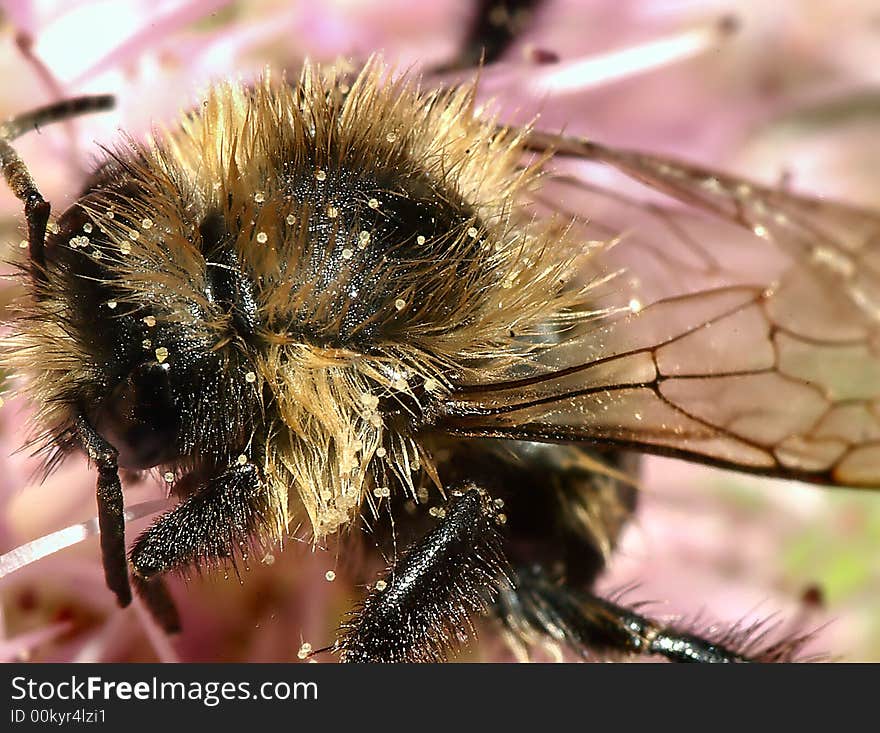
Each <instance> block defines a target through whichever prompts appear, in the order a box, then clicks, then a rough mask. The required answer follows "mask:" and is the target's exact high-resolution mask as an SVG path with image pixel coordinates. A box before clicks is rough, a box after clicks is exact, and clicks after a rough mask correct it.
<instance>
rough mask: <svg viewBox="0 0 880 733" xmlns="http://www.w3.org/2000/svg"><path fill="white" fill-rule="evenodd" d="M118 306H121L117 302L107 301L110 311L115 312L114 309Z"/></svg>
mask: <svg viewBox="0 0 880 733" xmlns="http://www.w3.org/2000/svg"><path fill="white" fill-rule="evenodd" d="M117 305H119V303H117V302H116V301H115V300H108V301H107V307H108V308H109V309H110V310H113V309H114V308H116V306H117Z"/></svg>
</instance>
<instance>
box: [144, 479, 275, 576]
mask: <svg viewBox="0 0 880 733" xmlns="http://www.w3.org/2000/svg"><path fill="white" fill-rule="evenodd" d="M279 517H280V513H279V511H278V509H277V508H276V507H275V506H274V505H273V502H271V501H270V499H269V495H268V492H267V491H266V488H265V486H264V485H263V481H262V479H261V477H260V472H259V471H258V470H257V467H256V466H255V465H254V464H252V463H246V464H244V465H236V466H233V467H231V468H228V469H226V470H225V471H223V472H222V473H220V474H219V475H217V476H214V477H213V478H211V479H209V480H207V481H206V482H205V483H204V485H203V486H202V487H201V488H199V489H197V490H196V491H195V492H194V493H193V494H192V495H190V496H189V497H187V498H186V499H185V500H184V501H182V502H181V503H180V504H178V505H177V506H176V507H175V508H174V509H172V510H171V511H169V512H167V513H166V514H163V515H162V516H161V517H159V519H157V520H156V521H155V523H153V525H152V526H150V527H149V528H148V529H147V530H145V531H144V533H143V534H142V535H141V536H140V537H138V538H137V540H136V541H135V543H134V546H133V547H132V548H131V552H130V554H129V559H130V562H131V566H132V570H133V571H134V573H135V575H136V576H137V577H138V578H140V579H142V580H146V581H151V582H152V581H153V580H154V579H156V578H157V577H158V576H160V575H163V574H165V573H168V572H172V571H175V570H183V569H186V568H190V567H194V568H197V567H199V566H202V565H206V564H209V563H211V562H216V561H218V560H219V561H229V560H234V559H235V556H236V555H242V556H244V557H246V556H247V551H248V546H249V544H250V543H251V542H253V541H254V538H255V537H263V538H265V539H267V540H268V539H269V538H270V537H274V536H275V535H277V531H276V530H277V528H278V526H279V524H278V523H279Z"/></svg>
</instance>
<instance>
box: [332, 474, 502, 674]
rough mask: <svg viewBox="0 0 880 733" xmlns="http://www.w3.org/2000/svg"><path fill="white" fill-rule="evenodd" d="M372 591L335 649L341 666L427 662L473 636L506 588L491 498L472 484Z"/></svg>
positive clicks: (347, 624)
mask: <svg viewBox="0 0 880 733" xmlns="http://www.w3.org/2000/svg"><path fill="white" fill-rule="evenodd" d="M459 493H460V495H459V496H457V497H456V498H455V499H454V500H453V501H452V502H451V503H450V505H449V507H448V508H447V509H446V510H445V516H443V518H442V519H441V521H440V523H439V524H438V525H437V526H436V527H435V528H434V529H433V530H431V531H430V532H429V533H428V534H427V535H426V536H425V537H423V538H422V539H421V540H420V541H419V542H417V543H416V544H415V545H413V546H412V547H410V548H409V550H407V551H406V552H405V553H404V554H403V555H402V556H401V557H400V558H399V559H398V560H397V561H396V562H395V563H394V564H393V565H392V567H391V568H390V569H389V570H388V572H387V573H386V574H385V576H384V577H383V578H382V579H381V580H379V581H378V582H377V583H375V584H374V585H373V588H372V590H371V591H370V593H369V594H368V595H367V597H366V599H365V600H364V602H363V604H362V606H361V607H360V609H358V610H357V611H355V612H354V614H353V616H352V618H351V619H350V620H349V621H348V622H347V623H346V624H344V625H343V627H342V630H341V636H340V638H339V640H338V641H337V642H336V644H335V646H334V650H335V651H340V652H342V654H341V661H343V662H433V661H440V660H442V659H443V658H444V657H445V655H446V653H447V652H448V651H449V649H450V648H451V647H452V646H454V645H455V644H457V643H459V642H461V641H464V639H465V638H467V637H468V636H472V631H473V629H472V626H471V618H472V616H473V614H475V613H479V612H482V611H484V610H486V609H487V607H488V605H489V604H490V603H491V601H492V598H493V597H494V596H495V594H496V593H497V588H498V586H500V585H504V583H505V582H506V569H507V566H506V561H505V559H504V556H503V553H502V549H501V539H500V536H499V534H498V531H497V527H496V525H497V519H496V516H495V514H494V511H493V508H492V502H491V499H489V497H488V496H486V495H485V493H484V492H482V491H481V490H480V489H477V488H476V487H475V486H473V485H472V484H471V485H469V486H465V487H464V489H463V490H462V491H461V492H459Z"/></svg>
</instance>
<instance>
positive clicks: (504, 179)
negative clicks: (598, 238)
mask: <svg viewBox="0 0 880 733" xmlns="http://www.w3.org/2000/svg"><path fill="white" fill-rule="evenodd" d="M391 77H392V75H391V73H390V71H389V70H388V69H387V68H386V67H384V66H383V64H382V63H381V62H380V61H377V60H374V61H372V62H370V63H369V64H368V65H367V66H366V68H365V69H364V70H363V71H362V72H361V73H360V74H359V75H357V77H356V78H354V79H353V80H352V79H349V78H348V77H346V76H345V75H344V74H337V73H336V72H334V71H332V70H331V71H325V70H321V69H319V68H317V67H314V66H312V65H308V64H307V65H306V66H305V68H304V69H303V72H302V75H301V77H300V78H299V80H298V81H297V82H296V83H295V84H292V85H291V84H288V83H287V82H286V81H285V80H283V79H281V80H278V79H274V78H273V77H272V76H271V75H269V74H268V73H267V74H266V75H265V76H264V78H263V79H262V80H261V81H259V82H258V83H257V84H256V85H254V86H248V85H245V84H237V83H222V84H219V85H217V86H215V87H214V88H212V89H211V90H210V91H209V92H208V94H207V96H206V97H205V99H204V101H203V102H202V104H201V105H199V106H198V107H197V109H196V110H195V111H193V112H191V113H188V114H186V115H184V117H183V119H182V121H181V122H180V124H179V126H178V127H176V128H174V129H170V130H158V131H156V132H154V133H153V135H152V137H151V138H150V139H149V141H148V142H147V143H146V144H135V143H133V142H130V143H129V144H128V146H127V147H124V148H122V149H120V150H119V151H117V152H116V153H115V154H114V155H113V156H112V158H113V160H111V161H110V162H109V163H108V165H107V168H106V169H107V171H110V173H109V174H106V173H105V175H104V176H103V178H102V177H101V176H100V175H99V180H101V181H103V183H99V184H98V185H97V187H96V188H95V189H93V190H92V192H91V193H89V194H88V195H87V196H84V198H83V199H81V201H80V202H78V204H77V205H76V208H77V210H78V211H79V215H80V216H81V218H82V220H83V221H84V222H86V224H87V225H88V226H86V225H84V226H86V229H85V230H84V231H79V232H77V234H76V236H73V237H69V239H68V240H67V241H63V242H59V241H56V242H55V246H60V247H70V248H74V249H76V250H78V252H79V253H80V254H81V255H84V256H88V257H90V258H91V259H92V260H94V261H95V262H97V263H98V264H100V266H101V267H102V268H104V269H103V270H102V272H104V273H106V275H102V278H104V279H105V283H104V284H109V285H112V287H113V288H114V290H113V292H114V293H117V294H118V295H116V296H114V297H115V298H116V300H118V301H119V302H120V303H123V302H124V303H127V304H129V305H131V306H133V307H135V308H138V309H143V313H144V314H145V316H144V320H148V319H149V318H153V323H154V324H155V323H156V322H158V326H156V329H157V330H156V331H155V333H157V334H160V333H163V331H162V329H163V328H165V329H166V330H165V331H164V332H166V333H170V332H171V331H169V330H168V329H169V328H171V327H173V326H175V325H179V326H181V327H185V328H186V329H188V330H187V333H189V334H190V336H191V338H192V339H196V340H198V341H199V342H204V343H207V344H209V345H210V349H211V350H212V351H213V352H214V353H217V354H222V355H224V359H225V361H224V362H223V364H224V367H223V368H224V369H226V370H228V371H229V372H230V375H231V376H229V379H230V380H233V381H234V380H236V379H238V378H239V377H241V376H242V375H243V376H244V379H245V381H244V382H242V385H245V386H244V389H250V390H253V401H252V405H253V406H254V407H255V409H256V410H257V411H258V412H259V413H260V416H259V420H256V423H255V424H256V425H257V427H255V428H253V430H252V435H251V436H250V437H249V440H248V441H247V444H246V445H243V446H239V447H236V448H235V451H236V452H238V451H240V452H241V453H242V454H243V455H244V457H245V458H246V459H247V460H252V461H254V462H255V463H257V464H258V465H259V466H260V468H261V470H262V473H263V475H264V477H265V479H266V485H267V491H268V492H269V497H270V499H271V505H272V506H273V508H274V511H275V514H276V518H277V522H273V524H275V525H276V526H275V527H271V528H269V529H268V533H269V534H270V535H272V536H275V535H280V534H282V533H283V528H284V527H287V526H289V525H290V523H291V522H292V521H295V520H298V518H299V517H301V516H302V510H303V509H304V511H305V514H306V515H307V516H308V518H309V519H310V521H311V525H312V527H313V529H314V534H315V536H317V537H321V536H323V535H326V534H328V533H330V532H333V531H335V530H336V529H337V528H339V527H340V526H342V525H344V524H346V523H348V522H350V521H351V520H352V519H353V518H354V517H355V516H356V514H357V512H358V511H359V509H360V507H361V506H362V505H363V504H364V502H365V501H366V502H370V503H372V502H373V497H374V496H376V497H383V496H387V495H388V494H387V493H386V492H385V490H386V489H387V488H388V487H389V486H390V485H393V486H401V487H403V488H404V489H406V490H408V491H410V492H412V491H415V488H416V483H415V482H416V481H417V478H415V476H416V475H417V473H420V474H421V475H422V476H427V477H428V478H429V479H430V480H435V481H437V479H436V474H435V471H434V470H433V468H432V462H431V455H430V446H429V445H426V444H424V443H423V442H422V441H421V440H420V438H419V436H418V435H416V434H409V433H408V432H406V431H403V430H401V429H399V428H398V427H397V426H392V425H389V424H388V409H387V408H388V406H389V405H391V406H393V407H394V409H395V410H398V411H401V412H404V413H406V412H407V410H411V409H412V406H413V405H415V406H421V405H422V404H423V403H424V402H426V401H429V400H431V399H436V398H437V396H439V395H442V394H443V392H444V391H446V390H449V389H451V388H453V387H454V386H455V385H456V384H466V383H471V384H472V383H474V382H479V381H480V380H482V379H487V378H491V376H492V375H493V374H494V375H498V374H499V373H500V372H501V371H502V370H506V369H508V368H509V367H510V366H511V364H512V363H513V364H515V363H516V362H517V361H518V360H523V359H526V360H528V359H532V358H533V352H534V351H535V350H536V349H537V348H538V347H537V346H536V345H535V340H534V339H533V340H532V341H529V339H528V338H524V337H528V336H529V335H530V334H534V333H537V332H539V331H541V330H542V329H546V328H548V326H549V327H551V328H552V327H554V325H556V326H558V324H561V323H565V322H566V321H569V320H572V319H577V318H579V317H581V316H582V315H583V314H584V313H586V312H587V310H586V305H585V303H586V296H585V293H584V291H583V289H577V288H571V287H570V286H569V285H568V284H567V280H568V279H569V278H570V276H571V273H572V271H573V269H574V268H573V266H572V260H573V258H574V257H575V256H576V254H574V253H575V252H576V250H578V249H580V250H582V249H583V248H582V246H579V247H574V246H572V243H571V242H570V241H569V240H570V238H569V236H568V233H567V230H566V228H565V226H563V225H561V224H560V223H559V222H556V221H549V222H548V221H546V220H541V219H538V218H537V217H535V216H534V215H533V214H532V213H530V211H529V209H528V207H527V205H526V201H527V199H528V192H529V189H530V188H532V187H535V186H536V185H537V184H538V183H539V175H538V167H539V164H533V165H531V166H529V165H523V162H522V159H523V153H524V151H523V145H522V142H523V140H522V135H523V133H522V132H511V131H508V130H505V129H500V128H498V127H497V125H496V123H495V121H494V120H492V119H484V118H481V116H480V113H479V112H478V111H477V110H476V109H475V102H474V96H475V90H474V86H467V87H465V88H462V89H458V90H453V91H432V92H429V93H426V92H422V91H420V90H419V89H418V88H417V86H416V85H415V84H414V83H413V82H412V81H411V80H408V79H407V78H406V77H405V76H404V77H402V78H398V79H393V78H391ZM539 163H540V161H539ZM386 212H390V213H386ZM211 217H214V218H215V219H216V221H217V222H218V224H217V229H218V231H219V232H220V235H218V236H220V237H221V238H223V241H225V242H226V241H228V243H229V244H230V245H231V247H232V249H233V251H234V253H235V258H236V262H235V263H234V264H231V265H223V266H224V267H234V268H237V269H239V270H240V271H241V272H242V273H244V276H246V277H247V278H248V279H249V280H250V282H252V283H254V284H255V298H256V309H257V313H258V319H257V321H258V324H259V325H258V326H257V327H256V330H255V334H254V335H253V338H249V339H242V338H241V337H240V336H239V335H238V334H237V333H236V329H235V327H234V323H233V320H234V318H233V315H232V314H231V312H230V311H228V310H226V311H224V310H223V309H221V308H218V307H217V305H216V303H214V302H212V301H211V298H210V297H209V295H208V294H207V293H208V292H209V290H210V288H209V285H208V281H207V264H206V260H207V256H208V254H209V249H210V246H211V243H209V242H206V241H205V239H206V236H207V235H206V226H205V225H204V224H203V222H205V221H207V220H210V219H211ZM383 217H384V218H383ZM408 217H409V218H408ZM413 222H415V223H413ZM422 223H424V225H425V229H424V234H421V233H419V232H420V230H419V226H421V224H422ZM90 227H96V228H100V231H101V232H102V236H101V237H95V236H92V237H91V238H90V236H89V234H88V232H89V231H92V230H91V228H90ZM401 232H403V234H401ZM62 234H64V236H67V234H68V232H67V231H66V230H62ZM404 234H405V236H404V239H403V240H401V241H396V240H395V236H403V235H404ZM57 239H58V237H57V236H56V240H57ZM214 266H217V267H219V266H221V265H214ZM327 273H329V275H328V274H327ZM59 278H60V276H59V275H58V273H56V272H54V271H53V269H52V267H51V264H50V266H49V267H48V268H47V280H48V284H47V285H46V286H45V287H44V288H43V290H42V292H41V293H39V297H36V296H34V295H33V294H32V295H31V296H29V298H30V299H29V301H28V302H27V303H25V304H24V305H23V309H24V312H25V313H26V314H27V320H28V325H27V327H25V328H23V329H22V330H21V334H20V335H19V336H17V337H16V338H15V339H14V340H13V343H12V346H11V348H10V349H9V350H7V355H6V363H7V364H9V365H11V366H12V367H13V368H14V369H16V370H25V371H27V372H28V373H29V374H30V376H31V383H30V386H29V388H28V389H29V392H30V395H31V396H32V398H33V399H34V400H35V401H36V402H37V403H38V404H40V405H42V407H41V411H40V412H39V414H38V417H37V420H38V423H39V424H40V425H41V427H42V428H43V429H44V430H47V431H48V432H49V433H53V432H54V433H57V432H58V431H59V429H60V426H63V425H64V424H65V420H67V421H69V420H70V417H69V415H66V414H63V413H64V410H65V409H66V408H65V407H64V406H65V404H66V401H65V395H67V394H69V393H70V392H72V391H74V387H73V386H72V385H83V384H91V383H93V382H94V380H95V379H97V375H99V374H100V373H101V370H102V365H101V364H100V363H96V362H95V360H94V358H93V356H92V355H91V354H90V353H88V349H87V348H84V347H83V345H82V342H81V339H77V338H76V337H75V336H74V335H73V334H71V333H70V329H68V328H66V326H65V318H64V313H65V309H67V308H68V307H69V304H68V302H67V301H66V300H65V295H64V293H63V292H60V282H61V281H60V279H59ZM194 314H201V315H194ZM147 342H149V349H148V351H149V352H151V353H154V354H155V358H156V359H157V360H158V361H159V362H166V361H167V362H168V363H169V364H170V366H171V369H174V368H175V365H176V360H177V359H178V356H179V354H177V353H175V343H174V342H173V341H169V342H168V343H164V342H162V341H161V339H157V340H156V339H154V340H152V341H151V340H150V339H145V345H146V343H147ZM145 348H146V346H145ZM392 412H393V410H392ZM230 457H232V458H234V457H235V453H232V454H231V456H230ZM291 486H293V487H296V491H295V494H294V497H295V498H294V499H293V500H291V499H290V497H288V488H289V487H291Z"/></svg>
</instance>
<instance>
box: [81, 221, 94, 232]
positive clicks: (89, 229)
mask: <svg viewBox="0 0 880 733" xmlns="http://www.w3.org/2000/svg"><path fill="white" fill-rule="evenodd" d="M83 231H84V232H85V233H86V234H91V233H92V225H91V223H90V222H86V223H85V224H83Z"/></svg>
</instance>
